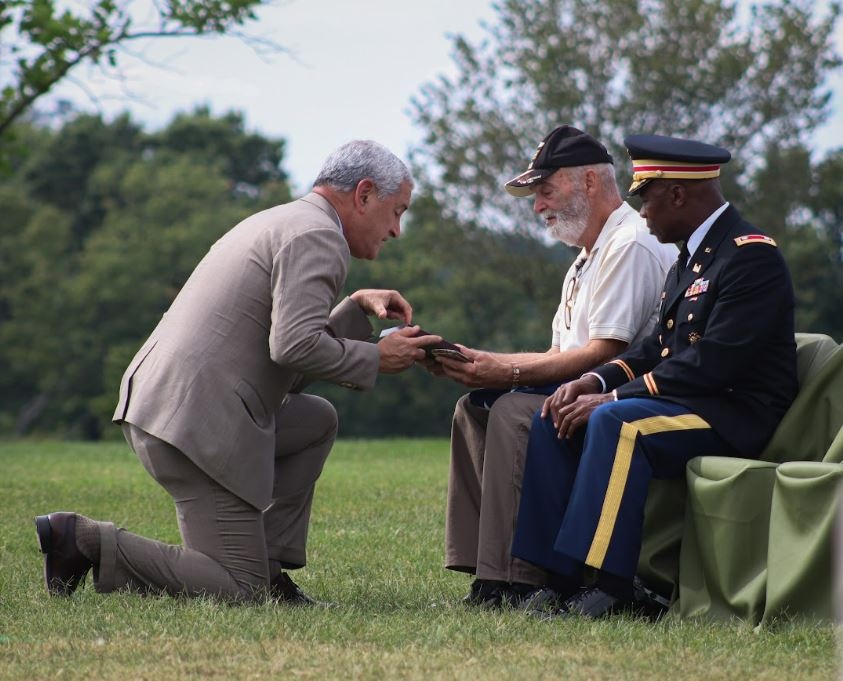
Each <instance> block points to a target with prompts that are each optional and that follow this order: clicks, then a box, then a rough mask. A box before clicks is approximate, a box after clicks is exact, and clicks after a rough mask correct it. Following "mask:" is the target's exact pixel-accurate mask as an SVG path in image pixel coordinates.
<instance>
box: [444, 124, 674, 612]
mask: <svg viewBox="0 0 843 681" xmlns="http://www.w3.org/2000/svg"><path fill="white" fill-rule="evenodd" d="M506 190H507V191H508V192H509V193H510V194H512V195H513V196H517V197H522V198H526V197H532V198H533V209H534V211H535V212H536V213H537V214H539V215H541V216H542V218H543V219H544V221H545V224H546V226H547V229H548V232H549V233H550V234H551V236H553V237H554V238H555V239H558V240H559V241H562V242H563V243H566V244H568V245H570V246H578V247H580V248H581V249H582V250H581V251H580V253H579V257H578V258H577V260H576V261H575V262H574V264H573V265H571V268H570V269H569V270H568V273H567V275H566V276H565V281H564V283H563V286H562V299H561V301H560V304H559V310H558V311H557V313H556V317H555V318H554V320H553V325H552V332H553V334H552V341H551V345H550V348H549V349H548V350H547V351H545V352H532V353H530V352H519V353H509V354H503V353H491V352H481V351H479V350H473V349H470V348H464V349H463V353H464V354H466V355H467V356H468V357H469V358H470V359H471V360H472V361H471V362H466V363H461V362H457V361H453V360H447V359H441V360H440V362H441V363H442V367H443V370H444V372H445V373H446V374H447V375H448V376H450V377H451V378H453V379H454V380H456V381H458V382H460V383H462V384H463V385H466V386H468V387H470V388H481V389H480V390H474V391H473V392H471V393H469V394H468V395H464V396H463V397H462V398H461V399H460V400H459V402H457V405H456V409H455V411H454V420H453V426H452V430H451V471H450V480H449V483H448V506H447V512H446V521H445V567H447V568H449V569H451V570H457V571H462V572H469V573H472V574H474V575H475V576H476V579H475V580H474V582H473V583H472V586H471V591H470V593H469V595H468V596H467V597H466V599H465V600H466V602H467V603H469V604H474V605H480V606H482V607H487V608H494V607H500V606H503V605H517V604H519V603H520V602H522V601H523V600H524V599H525V598H526V597H528V596H529V595H530V594H532V593H533V592H534V591H536V590H537V588H538V587H539V586H540V585H542V584H545V583H546V580H547V575H546V573H545V572H544V570H542V569H541V568H539V567H537V566H535V565H532V564H530V563H527V562H525V561H523V560H519V559H517V558H513V557H512V555H511V544H512V536H513V533H514V531H515V522H516V519H517V515H518V503H519V500H520V498H521V476H522V472H523V469H524V457H525V453H526V448H527V438H528V435H529V430H530V424H531V422H532V420H533V415H534V414H535V413H536V411H537V410H538V409H540V408H541V406H542V404H543V403H544V400H545V398H546V397H547V394H550V393H551V392H553V390H552V389H551V388H550V387H548V386H552V387H555V386H556V385H558V384H559V383H560V382H563V381H568V380H571V379H573V378H578V377H579V376H580V375H581V374H583V373H584V372H585V371H588V370H589V369H591V368H592V367H594V366H596V365H598V364H601V363H603V362H606V361H608V360H610V359H611V358H612V357H614V356H615V355H618V354H620V353H621V352H623V351H624V350H625V349H626V347H627V345H628V344H629V343H631V342H632V341H634V340H637V339H638V338H641V337H643V336H645V335H646V334H647V333H648V332H649V330H650V329H651V328H652V326H653V324H654V323H655V321H656V317H657V311H658V307H659V301H660V294H661V287H662V283H663V282H664V277H665V274H666V273H667V271H668V269H669V268H670V266H671V265H672V264H673V262H674V261H675V260H676V253H677V251H676V247H675V246H673V245H664V244H660V243H659V242H658V240H657V239H656V238H655V237H654V236H652V235H651V234H650V233H649V231H648V230H647V226H646V224H645V222H644V220H643V219H641V217H640V216H639V215H637V213H636V211H635V210H634V209H633V208H632V207H631V206H629V205H628V204H626V203H624V202H623V201H622V200H621V196H620V192H619V191H618V187H617V183H616V181H615V175H614V168H613V163H612V157H611V156H610V155H609V153H608V152H607V151H606V149H605V147H604V146H603V145H602V144H600V142H598V141H597V140H596V139H594V138H593V137H591V136H590V135H588V134H586V133H584V132H582V131H581V130H578V129H577V128H574V127H571V126H569V125H563V126H560V127H558V128H556V129H554V130H553V131H552V132H551V133H550V134H548V135H547V136H546V137H545V138H544V140H543V141H542V142H541V144H539V147H538V149H537V150H536V153H535V155H534V156H533V159H532V161H531V162H530V165H529V167H528V168H527V170H526V171H525V172H523V173H521V174H520V175H518V176H517V177H515V178H514V179H512V180H511V181H510V182H508V183H507V184H506ZM526 386H532V387H526Z"/></svg>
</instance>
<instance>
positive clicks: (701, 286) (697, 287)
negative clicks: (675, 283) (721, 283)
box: [685, 277, 709, 298]
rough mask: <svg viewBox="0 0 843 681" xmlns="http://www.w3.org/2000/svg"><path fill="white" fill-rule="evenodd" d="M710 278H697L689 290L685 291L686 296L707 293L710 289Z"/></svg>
mask: <svg viewBox="0 0 843 681" xmlns="http://www.w3.org/2000/svg"><path fill="white" fill-rule="evenodd" d="M708 283H709V280H708V279H703V278H702V277H700V278H699V279H695V280H694V283H693V284H691V285H690V286H689V287H688V290H687V291H685V297H686V298H691V297H692V296H698V295H700V293H705V292H706V291H708Z"/></svg>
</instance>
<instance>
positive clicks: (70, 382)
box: [0, 109, 291, 437]
mask: <svg viewBox="0 0 843 681" xmlns="http://www.w3.org/2000/svg"><path fill="white" fill-rule="evenodd" d="M26 134H27V136H28V138H29V147H30V153H29V154H28V156H27V157H26V159H25V160H21V159H15V160H14V166H15V167H16V171H15V173H14V174H13V175H12V176H11V177H10V178H8V179H7V180H6V181H5V182H3V183H2V184H0V215H2V216H3V219H2V220H0V376H2V378H0V432H2V431H5V432H10V431H17V432H26V431H27V430H29V429H31V428H36V429H38V430H60V431H64V432H69V433H71V434H77V435H83V436H94V437H96V436H98V435H99V434H100V432H101V431H102V427H103V425H104V424H105V423H107V422H108V420H109V412H110V411H111V410H112V409H113V406H114V395H115V392H114V391H115V389H116V386H117V385H119V379H120V376H121V375H122V373H123V370H124V369H125V367H126V365H127V364H128V362H129V360H130V359H131V357H132V356H133V354H134V352H135V351H136V350H137V348H138V347H139V345H140V343H141V342H142V341H143V339H144V338H145V337H146V336H147V335H148V334H149V333H150V332H151V331H152V329H153V327H154V326H155V324H156V323H157V322H158V319H159V318H160V317H161V314H163V312H164V311H165V310H166V309H167V307H168V306H169V304H170V302H172V300H173V298H174V297H175V295H176V294H177V293H178V291H179V289H180V287H181V286H182V285H183V284H184V282H185V280H186V279H187V277H188V276H189V275H190V273H191V272H192V271H193V268H194V267H195V266H196V263H197V262H198V261H199V260H200V259H201V257H202V256H203V255H204V254H205V252H206V251H207V249H208V248H209V246H210V245H211V244H212V243H213V242H214V241H215V240H216V239H217V238H218V237H219V236H220V235H221V234H222V233H223V232H225V231H226V230H228V229H229V228H230V227H232V226H233V225H234V224H236V223H237V222H239V221H240V220H241V219H243V218H244V217H246V216H247V215H249V214H250V213H253V212H255V211H256V210H260V209H262V208H264V207H267V206H269V205H274V204H276V203H281V202H285V201H289V200H290V198H291V197H290V191H289V187H288V186H287V184H286V175H285V174H284V172H283V171H282V170H281V168H280V166H279V163H280V161H281V159H282V157H283V143H282V142H280V141H276V140H270V139H266V138H263V137H260V136H258V135H255V134H253V133H249V132H247V131H246V130H245V128H244V124H243V120H242V117H241V116H240V115H239V114H228V115H225V116H222V117H220V118H212V117H211V116H210V115H209V114H208V112H207V110H204V109H200V110H198V111H196V112H195V113H194V114H191V115H181V116H178V117H177V118H176V119H175V120H174V121H173V122H172V124H171V125H170V126H168V127H167V128H165V129H164V130H162V131H161V132H158V133H153V134H147V133H144V132H143V131H142V130H141V129H140V128H139V127H138V126H136V125H134V124H133V123H132V122H131V120H129V118H128V117H126V116H123V117H120V118H118V119H116V120H115V121H113V122H111V123H105V122H104V121H103V120H102V119H101V118H99V117H97V116H79V117H77V118H75V119H73V120H71V121H69V122H68V123H67V124H66V125H64V126H63V127H62V128H61V129H59V130H58V131H56V132H51V131H49V130H45V129H31V128H28V129H27V133H26ZM174 140H178V142H177V143H176V142H175V141H174Z"/></svg>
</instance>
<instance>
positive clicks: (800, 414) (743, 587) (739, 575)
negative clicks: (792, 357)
mask: <svg viewBox="0 0 843 681" xmlns="http://www.w3.org/2000/svg"><path fill="white" fill-rule="evenodd" d="M796 341H797V348H798V350H797V361H798V375H799V386H800V388H799V394H798V395H797V398H796V400H795V401H794V403H793V405H792V406H791V408H790V409H789V410H788V412H787V414H785V417H784V418H783V419H782V422H781V424H780V425H779V427H778V429H777V430H776V432H775V434H774V435H773V438H772V439H771V441H770V442H769V444H768V445H767V448H766V449H765V451H764V452H763V453H762V455H761V456H760V457H759V459H757V460H755V459H736V458H727V457H721V456H717V452H712V455H711V456H702V457H698V458H696V459H693V460H691V461H690V462H689V463H688V466H687V469H686V481H685V483H686V484H685V485H683V484H682V481H661V480H655V481H653V483H652V485H651V490H650V497H649V498H648V501H647V508H646V511H645V530H644V532H645V534H644V542H643V545H642V551H641V557H640V560H639V575H640V576H641V578H642V579H643V580H644V582H645V583H646V584H648V585H649V586H651V587H653V588H655V589H656V590H657V591H660V592H661V593H664V594H667V593H672V594H673V596H674V598H677V600H676V602H675V603H674V605H673V608H672V612H673V614H674V615H678V616H681V617H694V616H700V617H706V618H709V619H715V620H725V619H731V618H735V617H737V618H740V619H743V620H746V621H748V622H750V623H752V624H758V623H767V622H769V621H770V620H771V619H772V618H777V617H783V616H789V615H796V616H801V617H808V618H814V619H821V620H826V619H830V618H831V616H832V578H831V576H832V564H831V556H832V547H831V540H832V536H833V531H832V529H833V519H834V517H835V515H836V512H837V508H838V505H839V499H840V484H839V483H840V482H841V478H843V463H841V462H843V347H841V346H839V345H838V344H837V343H836V342H835V341H834V340H833V339H831V338H829V337H828V336H824V335H820V334H797V336H796Z"/></svg>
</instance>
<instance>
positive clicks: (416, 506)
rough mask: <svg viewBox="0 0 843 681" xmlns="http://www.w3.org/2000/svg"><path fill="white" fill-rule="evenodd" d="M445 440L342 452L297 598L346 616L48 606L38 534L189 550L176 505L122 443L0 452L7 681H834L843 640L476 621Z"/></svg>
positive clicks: (697, 627) (493, 617) (0, 598)
mask: <svg viewBox="0 0 843 681" xmlns="http://www.w3.org/2000/svg"><path fill="white" fill-rule="evenodd" d="M447 469H448V445H447V442H445V441H444V440H387V441H342V442H339V443H338V444H337V445H336V447H335V449H334V452H333V453H332V454H331V457H330V458H329V460H328V464H327V466H326V468H325V471H324V473H323V476H322V479H321V480H320V482H319V484H318V486H317V492H316V500H315V503H314V509H313V519H312V525H311V534H310V547H309V565H308V566H307V567H306V568H305V569H304V570H300V571H298V572H297V574H296V575H295V577H296V579H297V581H299V583H300V584H301V585H302V586H303V587H304V588H305V589H306V591H307V592H308V593H311V594H313V595H315V596H317V597H319V598H322V599H326V600H330V601H332V602H333V603H335V604H336V605H335V607H333V608H330V609H291V608H287V607H283V606H275V605H270V604H262V605H256V606H229V605H224V604H220V603H215V602H213V601H210V600H186V599H172V598H166V597H145V598H144V597H140V596H137V595H133V594H126V593H119V594H110V595H107V596H102V595H98V594H96V593H95V592H94V591H93V589H92V588H91V586H90V585H89V584H88V585H85V586H84V587H83V588H82V589H81V590H80V591H79V592H77V594H76V595H75V596H74V597H73V598H71V599H62V600H59V599H51V598H48V597H47V595H46V593H45V591H44V587H43V583H42V577H41V566H42V560H41V554H40V553H39V552H38V550H37V546H36V541H35V532H34V525H33V517H34V516H35V515H37V514H40V513H45V512H48V511H55V510H73V511H78V512H80V513H85V514H87V515H90V516H92V517H94V518H100V519H108V520H112V521H114V522H116V523H117V524H119V525H122V526H123V527H126V528H127V529H130V530H132V531H135V532H138V533H141V534H144V535H147V536H150V537H156V538H159V539H162V540H164V541H169V542H177V541H178V532H177V529H176V522H175V517H174V512H173V507H172V505H171V502H170V499H169V497H168V496H167V495H166V493H165V492H163V491H162V490H161V489H160V488H158V487H157V485H156V484H155V483H154V482H153V481H152V480H151V479H150V478H149V477H148V476H147V475H146V473H145V472H144V470H143V469H142V467H141V466H140V464H139V463H138V462H137V460H136V459H135V458H134V456H133V455H132V454H131V453H130V452H129V450H128V448H127V447H126V446H125V445H124V444H122V443H98V444H82V443H62V442H26V441H25V442H6V443H0V509H2V513H0V678H2V679H4V680H5V679H21V680H23V679H26V680H32V679H120V680H121V681H127V680H129V679H155V680H158V679H203V678H211V679H264V678H288V679H425V680H427V679H503V678H515V679H519V680H524V679H558V680H560V681H574V680H577V679H612V680H620V679H670V680H671V681H676V680H678V679H741V680H744V679H800V680H803V679H833V678H835V676H836V651H835V636H834V629H833V627H831V626H817V625H813V624H801V623H793V622H790V623H779V624H778V625H776V626H774V627H772V628H770V629H766V630H764V631H760V632H754V631H753V630H752V628H751V627H749V626H746V625H744V624H741V623H734V624H728V625H724V624H710V623H701V622H675V621H663V622H661V623H658V624H650V623H647V622H644V621H638V620H634V619H631V618H617V619H612V620H609V621H598V622H587V621H570V622H568V621H553V622H542V621H537V620H535V619H534V618H530V617H528V616H525V615H524V614H522V613H518V612H502V613H497V612H481V611H477V610H473V609H467V608H466V607H464V606H463V605H462V604H461V603H460V599H461V597H462V596H463V595H464V594H465V593H466V591H467V588H468V584H469V579H468V577H467V576H465V575H459V574H453V573H450V572H447V571H445V570H443V569H442V568H441V563H442V542H443V539H442V536H443V523H444V520H443V518H444V501H445V488H446V481H447Z"/></svg>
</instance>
